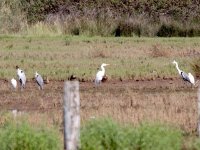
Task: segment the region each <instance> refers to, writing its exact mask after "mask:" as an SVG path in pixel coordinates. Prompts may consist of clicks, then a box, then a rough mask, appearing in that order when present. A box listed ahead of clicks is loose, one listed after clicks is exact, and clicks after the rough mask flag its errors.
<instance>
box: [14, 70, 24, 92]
mask: <svg viewBox="0 0 200 150" xmlns="http://www.w3.org/2000/svg"><path fill="white" fill-rule="evenodd" d="M16 69H17V76H18V78H19V82H20V85H21V89H22V88H25V84H26V75H25V73H24V71H23V70H21V69H19V67H18V66H16Z"/></svg>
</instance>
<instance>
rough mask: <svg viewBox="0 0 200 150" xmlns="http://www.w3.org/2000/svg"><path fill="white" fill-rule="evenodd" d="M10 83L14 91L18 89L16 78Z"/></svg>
mask: <svg viewBox="0 0 200 150" xmlns="http://www.w3.org/2000/svg"><path fill="white" fill-rule="evenodd" d="M10 81H11V84H12V87H13V88H14V89H16V88H17V80H15V79H14V78H12V79H11V80H10Z"/></svg>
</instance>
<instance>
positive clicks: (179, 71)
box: [176, 63, 181, 74]
mask: <svg viewBox="0 0 200 150" xmlns="http://www.w3.org/2000/svg"><path fill="white" fill-rule="evenodd" d="M176 69H177V70H178V73H179V74H181V70H180V69H179V67H178V63H176Z"/></svg>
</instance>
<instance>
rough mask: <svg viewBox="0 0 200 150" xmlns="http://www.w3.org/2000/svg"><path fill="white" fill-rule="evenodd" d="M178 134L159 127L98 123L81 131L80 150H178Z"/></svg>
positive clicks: (106, 120)
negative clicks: (133, 126) (134, 126)
mask: <svg viewBox="0 0 200 150" xmlns="http://www.w3.org/2000/svg"><path fill="white" fill-rule="evenodd" d="M181 142H182V137H181V132H180V131H178V130H176V129H173V128H170V127H167V126H164V125H159V124H153V125H152V124H151V125H150V124H143V125H141V126H139V127H136V128H132V127H130V126H127V127H125V126H121V125H119V124H117V123H116V122H114V121H112V120H109V119H97V120H92V121H90V122H89V123H87V124H86V125H85V126H84V127H83V128H82V129H81V149H82V150H86V149H87V150H88V149H90V150H103V149H109V150H118V149H119V150H120V149H143V150H150V149H155V150H156V149H158V150H160V149H169V150H170V149H171V150H179V149H180V148H181Z"/></svg>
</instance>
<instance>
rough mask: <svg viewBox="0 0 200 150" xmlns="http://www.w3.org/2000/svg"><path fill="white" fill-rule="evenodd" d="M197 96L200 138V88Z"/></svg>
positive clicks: (199, 133)
mask: <svg viewBox="0 0 200 150" xmlns="http://www.w3.org/2000/svg"><path fill="white" fill-rule="evenodd" d="M197 96H198V102H197V103H198V104H197V105H198V108H197V109H198V127H197V132H198V136H199V137H200V87H199V89H198V92H197Z"/></svg>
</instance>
